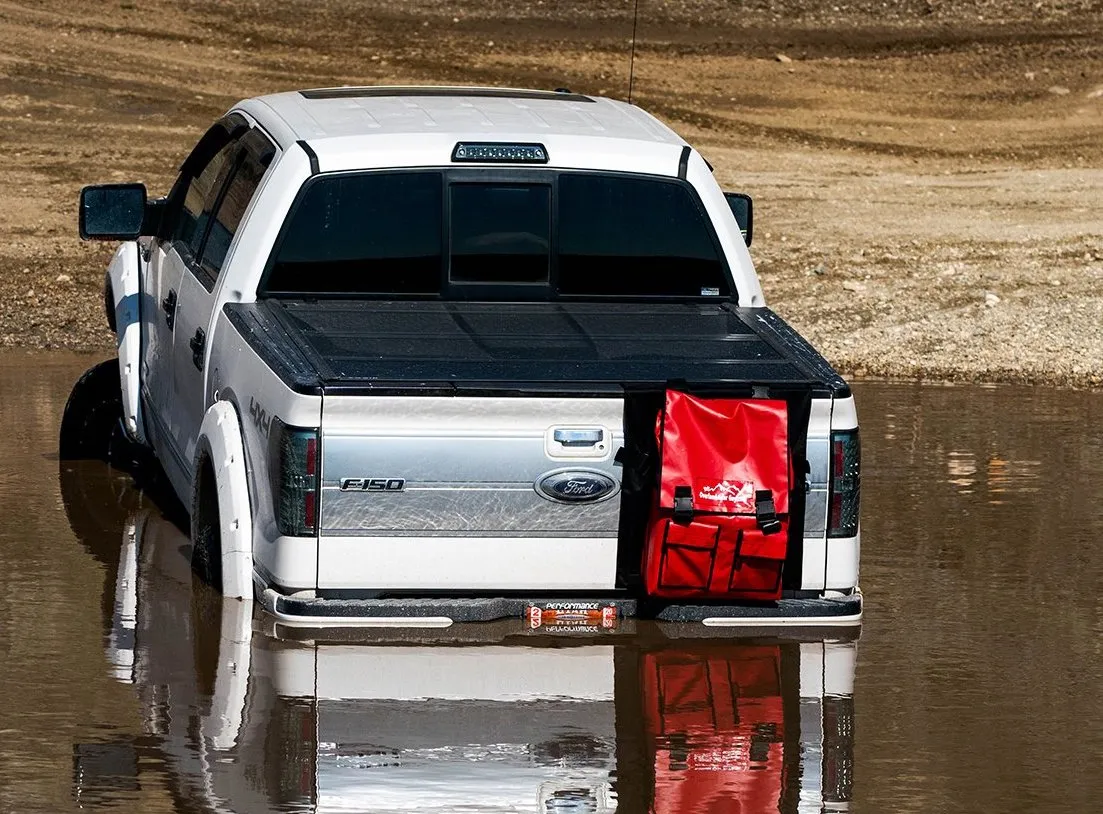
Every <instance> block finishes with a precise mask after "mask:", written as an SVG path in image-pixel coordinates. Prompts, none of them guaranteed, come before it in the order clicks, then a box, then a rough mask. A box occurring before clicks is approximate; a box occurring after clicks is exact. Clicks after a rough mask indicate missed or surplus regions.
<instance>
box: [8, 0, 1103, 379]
mask: <svg viewBox="0 0 1103 814" xmlns="http://www.w3.org/2000/svg"><path fill="white" fill-rule="evenodd" d="M632 8H633V3H632V2H631V0H622V2H614V3H605V4H594V3H592V2H590V1H589V0H586V2H583V0H560V2H551V0H526V2H512V1H511V2H507V1H506V0H488V1H487V2H482V3H479V4H475V3H471V2H456V1H455V0H383V2H372V3H368V2H355V1H354V0H312V1H311V2H308V1H307V0H288V2H284V3H281V4H278V5H273V4H267V3H260V2H251V1H247V0H238V1H237V2H232V3H216V2H213V0H206V1H205V2H195V1H194V0H193V1H192V2H184V3H179V2H171V3H170V2H168V0H136V1H135V2H118V0H115V2H104V1H103V0H88V1H87V2H85V3H82V4H81V6H80V11H79V14H78V13H76V12H75V11H74V6H72V4H70V3H64V2H61V0H40V1H39V2H34V3H31V2H25V3H12V2H3V0H0V132H2V133H3V144H4V148H5V149H4V154H5V158H6V159H7V160H6V161H4V162H3V164H2V165H0V195H2V197H3V200H4V206H3V207H0V346H17V347H25V348H67V349H72V350H87V351H96V352H100V353H106V352H110V349H111V346H112V338H111V336H110V335H109V333H108V331H107V329H106V326H105V323H104V320H103V310H102V302H101V297H102V293H101V292H102V280H103V272H104V269H105V267H106V264H107V261H108V260H109V258H110V255H111V251H112V247H111V246H106V245H99V244H82V243H81V242H80V241H79V240H78V239H77V237H76V214H75V208H76V207H75V203H76V198H77V193H78V191H79V188H80V186H81V185H82V184H85V183H94V182H102V181H113V180H142V181H145V182H146V184H147V185H148V186H149V187H150V189H151V190H152V191H153V192H155V193H156V192H163V191H165V190H166V189H167V188H168V186H169V184H170V183H171V180H172V174H173V168H174V167H175V166H177V164H178V163H179V161H180V159H181V158H182V157H183V156H184V155H185V154H186V152H187V151H188V150H189V149H190V147H191V145H192V144H194V142H195V140H196V139H197V138H198V136H199V134H200V133H201V132H202V130H203V128H204V127H205V126H206V125H207V124H209V123H210V121H211V120H212V119H214V118H215V117H216V116H218V115H219V114H220V113H221V112H222V111H223V110H225V109H226V108H227V107H228V106H229V105H230V104H232V103H233V102H234V101H236V100H237V99H239V98H242V97H246V96H252V95H255V94H258V93H264V92H270V91H274V90H286V89H290V88H297V87H311V86H314V87H317V86H325V85H334V84H352V83H396V82H457V83H459V82H470V83H484V84H510V85H520V86H534V87H558V86H564V85H565V86H568V87H571V88H572V89H574V90H578V91H582V92H587V93H603V94H607V95H611V96H618V97H623V96H624V95H625V94H626V91H627V79H628V64H629V60H628V51H629V45H630V38H631V33H632V21H631V12H632ZM166 32H172V33H171V34H166ZM637 45H638V48H637V54H636V64H635V101H637V102H638V103H640V104H641V105H642V106H644V107H645V108H647V109H649V110H652V111H653V112H655V113H656V114H657V115H659V116H660V117H661V118H663V119H665V120H666V121H668V122H669V123H671V124H672V126H674V127H675V128H676V129H677V130H679V132H681V133H683V134H684V135H685V136H686V137H687V138H689V140H690V141H692V142H693V143H694V144H695V145H697V146H698V147H699V148H700V149H701V150H702V151H703V152H704V153H705V155H706V156H707V157H708V158H709V159H710V160H711V161H712V163H713V164H714V165H715V166H716V172H717V175H718V177H719V178H720V180H721V181H722V182H723V183H724V185H725V187H727V188H730V189H739V190H743V191H746V192H749V193H751V194H752V195H753V196H754V197H755V201H756V237H755V243H754V246H752V255H753V256H754V257H755V260H756V263H757V265H758V268H759V272H760V274H761V276H762V281H763V286H764V288H765V291H766V295H767V299H768V300H769V302H770V304H771V305H772V306H773V307H774V308H775V309H777V310H778V311H779V312H781V313H782V314H783V315H784V316H785V317H786V318H788V319H789V320H790V321H791V322H792V323H793V324H794V325H795V326H796V327H797V328H798V329H799V330H801V331H802V332H803V333H805V334H806V335H807V336H808V337H809V338H810V339H811V340H812V341H813V342H815V343H816V345H817V346H818V347H820V348H821V349H822V350H823V351H824V352H825V354H826V355H827V356H828V357H829V358H830V359H831V360H832V361H833V362H835V363H836V364H837V365H838V366H839V367H840V368H841V369H842V370H843V371H844V372H846V373H848V374H851V375H865V376H878V377H884V376H890V377H908V378H937V379H953V380H977V381H1025V382H1034V383H1048V384H1061V385H1073V386H1089V387H1090V386H1099V385H1101V384H1103V327H1101V326H1103V294H1101V286H1100V282H1101V280H1103V219H1101V218H1100V217H1099V214H1098V213H1099V212H1100V211H1101V204H1103V169H1101V168H1103V5H1101V4H1100V3H1099V2H1096V1H1095V0H1091V1H1089V0H1083V1H1077V0H1064V1H1062V0H1058V1H1057V2H1047V3H1044V4H1043V3H1036V2H1020V1H1019V0H963V1H957V2H949V0H944V1H941V2H940V0H900V1H899V2H894V3H882V2H813V1H812V0H740V1H737V0H731V1H730V2H721V0H665V1H663V2H660V0H641V2H640V18H639V30H638V37H637Z"/></svg>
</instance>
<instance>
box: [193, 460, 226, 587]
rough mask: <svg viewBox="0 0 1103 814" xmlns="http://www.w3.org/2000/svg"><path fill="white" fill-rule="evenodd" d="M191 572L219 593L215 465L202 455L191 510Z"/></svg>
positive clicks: (218, 519) (220, 533)
mask: <svg viewBox="0 0 1103 814" xmlns="http://www.w3.org/2000/svg"><path fill="white" fill-rule="evenodd" d="M191 541H192V551H191V564H192V570H193V571H195V573H196V575H197V576H198V577H199V578H200V579H202V580H203V581H204V582H205V583H207V584H208V585H210V586H211V587H212V588H214V589H215V590H216V591H218V592H219V593H220V594H221V593H222V529H221V522H220V517H219V513H218V488H217V484H216V483H215V475H214V465H213V464H212V463H211V459H210V456H209V455H207V454H203V455H202V456H201V457H200V462H199V466H198V467H196V478H195V488H194V491H193V493H192V509H191Z"/></svg>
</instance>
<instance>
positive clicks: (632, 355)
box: [225, 299, 848, 395]
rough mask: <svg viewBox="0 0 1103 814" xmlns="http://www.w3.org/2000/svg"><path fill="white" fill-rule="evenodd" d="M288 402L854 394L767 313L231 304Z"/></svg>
mask: <svg viewBox="0 0 1103 814" xmlns="http://www.w3.org/2000/svg"><path fill="white" fill-rule="evenodd" d="M225 309H226V313H227V315H228V317H229V319H230V322H231V323H232V324H233V325H234V326H235V328H236V329H237V330H238V331H239V332H240V333H241V335H242V336H243V337H244V338H245V340H246V341H247V342H248V343H249V344H250V345H251V346H252V347H253V348H254V349H255V350H256V351H257V353H258V354H259V355H260V357H261V358H262V359H263V360H264V361H265V363H267V364H268V365H269V366H270V367H271V368H272V369H273V370H274V371H275V372H276V373H277V374H278V375H279V376H280V377H281V378H282V379H283V381H284V382H285V383H286V384H287V385H288V386H289V387H291V388H292V389H293V390H296V391H297V392H301V393H320V392H323V391H324V392H330V393H333V392H342V393H367V392H371V393H375V392H385V391H395V390H399V391H409V390H412V389H413V390H422V389H425V390H445V391H451V390H461V389H462V390H465V391H466V390H513V391H517V390H522V391H534V392H545V391H555V392H569V393H580V394H582V393H587V394H588V393H605V392H610V391H620V390H622V389H624V388H629V389H634V388H649V387H659V388H661V387H665V386H666V385H667V384H669V383H684V384H685V385H687V386H690V387H724V386H736V385H738V386H746V385H748V384H752V385H771V386H785V387H793V386H800V387H808V388H811V389H813V390H817V391H826V392H829V393H832V394H834V395H845V394H846V393H847V392H848V390H847V385H846V383H845V382H844V381H843V380H842V379H841V378H840V377H839V375H838V374H837V373H836V372H835V371H834V370H833V369H832V368H831V366H830V365H829V364H828V363H827V362H826V361H825V360H824V359H823V357H822V356H820V355H819V354H818V353H817V352H816V351H815V349H813V348H812V347H811V346H810V345H809V344H808V343H807V342H805V340H804V339H803V338H801V337H800V336H799V335H798V334H797V333H796V332H795V331H793V329H792V328H790V327H789V326H788V325H787V324H786V323H785V322H784V320H782V319H781V318H780V317H779V316H777V314H775V313H774V312H773V311H771V310H769V309H768V308H738V307H735V306H734V305H731V304H728V303H716V304H711V303H590V302H587V303H582V302H579V303H568V302H554V303H467V302H439V301H432V302H429V301H412V302H411V301H402V302H395V301H365V300H356V301H352V300H321V301H300V300H284V299H269V300H263V301H260V302H257V303H249V304H241V303H231V304H228V305H226V306H225Z"/></svg>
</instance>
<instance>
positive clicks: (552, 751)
mask: <svg viewBox="0 0 1103 814" xmlns="http://www.w3.org/2000/svg"><path fill="white" fill-rule="evenodd" d="M91 361H92V360H89V359H87V358H80V357H64V356H32V357H27V356H19V355H10V354H9V355H7V356H3V357H0V427H2V428H3V431H4V439H5V444H4V448H3V453H2V454H0V616H2V624H0V653H2V656H3V660H2V663H0V699H2V703H0V811H65V810H73V809H76V808H86V809H98V808H114V809H117V810H134V809H137V808H139V807H140V808H141V809H142V810H144V811H148V812H160V811H207V810H218V811H267V810H273V809H285V810H313V809H325V810H350V811H351V810H361V811H362V810H368V811H403V810H411V809H414V808H418V807H420V810H428V811H457V810H470V811H476V810H477V811H545V812H582V811H589V812H602V811H611V810H613V808H614V806H618V808H617V810H619V811H623V812H643V811H647V810H649V809H651V810H654V811H656V812H696V811H703V810H715V811H721V810H724V811H728V810H740V811H744V812H748V811H754V812H758V811H776V810H779V809H780V810H782V811H821V810H824V811H841V810H860V811H869V812H880V811H917V812H918V811H923V812H930V811H1001V812H1010V811H1058V810H1059V811H1085V812H1086V811H1094V810H1095V809H1096V806H1097V803H1098V800H1099V799H1101V798H1103V788H1101V783H1100V780H1101V777H1103V773H1101V770H1100V769H1099V768H1098V767H1099V765H1100V758H1103V705H1101V704H1100V698H1101V697H1103V599H1101V593H1100V589H1101V586H1103V557H1100V556H1099V555H1098V553H1097V547H1098V542H1097V541H1098V540H1099V539H1100V537H1101V536H1103V477H1101V476H1103V432H1101V431H1100V429H1099V428H1100V427H1101V426H1103V394H1091V393H1079V392H1067V391H1054V390H1030V389H1022V388H978V387H942V386H921V385H910V384H880V383H866V384H863V385H860V386H858V387H857V388H856V390H857V394H858V398H859V399H860V409H861V415H862V421H863V433H864V439H863V440H864V442H865V443H864V446H865V450H866V466H865V473H864V474H865V494H864V498H865V504H864V519H863V525H864V528H863V532H864V542H865V546H864V552H863V572H862V583H863V587H864V589H865V593H866V597H867V615H866V621H865V624H864V626H863V629H862V631H861V640H860V641H859V642H855V641H853V640H852V637H846V636H838V635H832V636H825V637H824V638H819V639H817V638H815V637H805V638H804V639H802V640H801V639H789V640H776V639H775V640H764V639H758V640H738V639H736V640H731V639H715V638H709V637H704V636H696V637H690V636H688V635H687V633H688V631H687V630H684V629H676V628H665V629H664V628H661V627H654V626H643V625H640V626H636V627H629V628H627V629H625V630H624V631H623V632H621V633H618V634H616V635H613V636H608V637H605V638H601V637H597V638H583V637H579V638H574V639H560V640H548V639H541V638H536V637H533V636H531V635H530V634H526V633H524V632H523V631H521V630H519V629H517V628H515V627H513V626H511V625H494V626H484V627H481V628H475V629H468V630H453V631H451V632H450V634H449V639H448V640H447V641H445V640H442V639H440V638H433V636H432V635H420V634H419V635H409V636H405V637H396V636H395V635H394V634H391V637H390V638H388V634H380V635H378V636H377V637H376V638H375V639H374V640H372V641H367V642H365V641H357V642H355V643H352V642H345V641H324V642H302V641H296V640H295V639H294V637H293V636H290V635H289V634H288V633H287V631H282V630H280V629H276V628H274V627H273V625H272V624H271V623H270V622H268V621H266V620H265V619H264V617H260V616H258V617H256V618H253V616H252V614H251V609H250V608H249V606H243V605H242V604H241V603H237V602H221V601H219V600H218V599H217V598H215V597H213V596H211V595H210V593H209V592H207V591H206V590H204V589H203V588H202V587H201V586H193V584H192V581H191V579H190V576H189V574H188V570H187V563H186V554H187V540H186V539H185V538H184V537H183V535H182V534H181V533H180V531H179V530H178V529H177V528H176V527H175V526H174V525H173V524H172V523H170V522H168V521H166V520H165V519H164V518H163V517H162V516H161V514H160V512H159V511H158V510H157V508H156V507H155V506H154V505H153V504H152V502H151V501H150V500H149V499H148V498H146V497H144V496H143V495H141V494H140V493H138V492H137V491H136V490H134V489H133V488H131V487H130V485H129V482H128V480H127V479H126V478H125V477H123V476H119V475H115V474H112V473H111V472H110V471H107V470H105V469H103V468H102V467H98V466H95V465H87V466H86V465H80V466H71V465H66V466H63V467H60V469H61V472H60V476H59V462H58V461H57V457H56V453H55V451H56V430H57V426H58V419H59V416H60V413H61V410H62V407H63V405H64V403H65V399H66V397H67V395H68V392H69V388H70V386H71V384H72V382H73V381H74V380H75V379H76V377H77V375H78V374H79V373H80V372H81V371H82V370H83V369H84V368H85V367H86V366H88V365H89V364H90V363H91ZM553 644H554V645H556V646H554V647H552V646H549V645H553ZM733 800H738V801H739V806H740V807H738V808H737V807H736V804H735V803H734V802H733ZM618 804H619V805H618ZM710 806H711V808H710Z"/></svg>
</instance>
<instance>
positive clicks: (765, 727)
mask: <svg viewBox="0 0 1103 814" xmlns="http://www.w3.org/2000/svg"><path fill="white" fill-rule="evenodd" d="M643 692H644V703H645V716H646V725H647V732H648V740H649V741H650V744H651V746H652V748H653V751H654V755H655V762H654V766H655V795H654V801H653V804H652V806H651V812H652V814H691V813H692V814H697V813H698V812H776V811H777V810H778V805H779V802H780V799H781V794H782V788H783V781H784V773H783V766H784V761H783V749H784V744H783V736H784V717H783V716H784V712H783V707H782V699H781V673H780V654H779V652H778V648H777V646H763V647H746V648H740V649H739V651H738V658H731V657H730V656H729V657H727V658H725V657H724V656H723V655H722V654H715V655H713V654H708V653H705V654H690V653H684V652H672V651H665V652H658V653H648V654H645V655H644V658H643Z"/></svg>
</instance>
